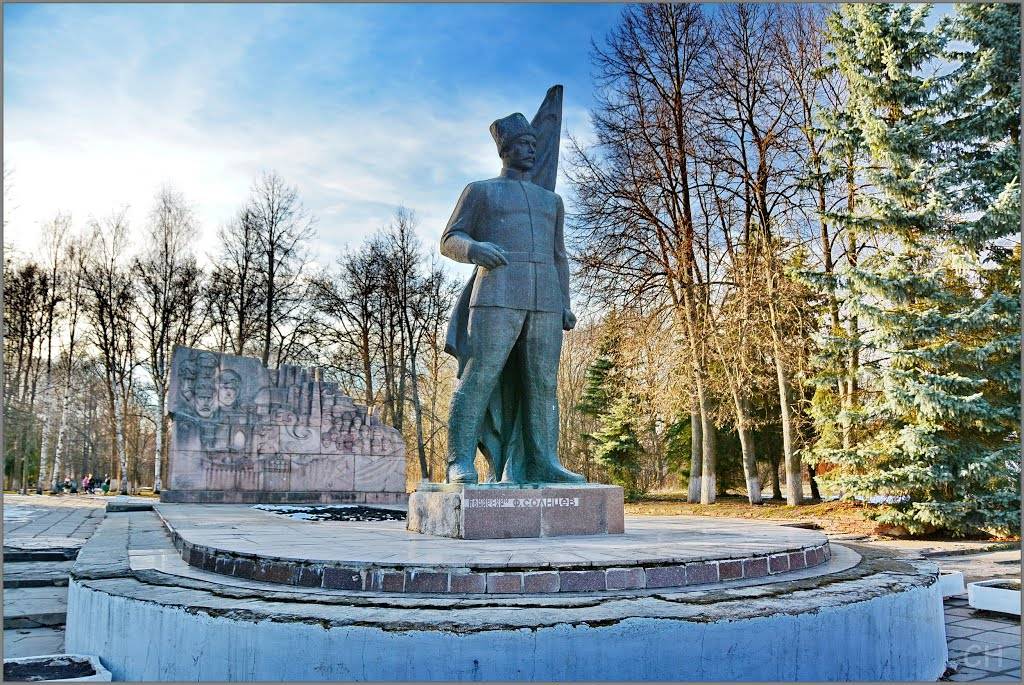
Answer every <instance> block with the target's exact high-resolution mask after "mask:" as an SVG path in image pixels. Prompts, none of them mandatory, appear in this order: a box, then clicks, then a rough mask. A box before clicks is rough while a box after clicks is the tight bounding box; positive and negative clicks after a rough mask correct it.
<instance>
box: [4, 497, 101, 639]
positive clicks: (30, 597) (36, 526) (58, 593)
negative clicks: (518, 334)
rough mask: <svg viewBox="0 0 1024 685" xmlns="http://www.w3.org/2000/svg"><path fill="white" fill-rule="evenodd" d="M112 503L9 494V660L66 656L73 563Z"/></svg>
mask: <svg viewBox="0 0 1024 685" xmlns="http://www.w3.org/2000/svg"><path fill="white" fill-rule="evenodd" d="M107 499H108V498H103V497H97V496H92V495H56V496H50V495H7V494H5V495H4V497H3V504H4V509H3V511H4V561H5V563H4V658H8V659H11V658H16V657H24V656H36V655H40V654H60V653H61V652H63V651H64V622H65V618H66V615H67V594H68V589H67V582H68V581H67V574H68V571H69V570H70V567H71V564H72V563H73V562H72V561H70V559H73V558H74V556H75V555H76V554H77V553H78V548H79V547H81V545H82V544H84V543H85V541H86V540H88V539H89V537H91V536H92V534H93V532H94V531H95V530H96V527H97V526H98V525H99V523H100V521H102V520H103V516H104V513H105V512H104V507H105V506H106V502H107ZM15 559H25V560H19V561H14V560H15Z"/></svg>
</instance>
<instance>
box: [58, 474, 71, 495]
mask: <svg viewBox="0 0 1024 685" xmlns="http://www.w3.org/2000/svg"><path fill="white" fill-rule="evenodd" d="M60 489H61V491H62V492H71V476H64V482H63V483H61V486H60Z"/></svg>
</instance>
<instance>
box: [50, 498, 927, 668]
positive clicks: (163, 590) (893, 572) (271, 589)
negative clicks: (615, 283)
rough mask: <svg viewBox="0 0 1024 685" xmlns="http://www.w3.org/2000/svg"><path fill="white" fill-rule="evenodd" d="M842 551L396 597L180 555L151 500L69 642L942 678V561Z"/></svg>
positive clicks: (387, 658)
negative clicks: (671, 577) (696, 575)
mask: <svg viewBox="0 0 1024 685" xmlns="http://www.w3.org/2000/svg"><path fill="white" fill-rule="evenodd" d="M217 509H220V508H219V507H218V508H217ZM213 513H214V512H213V511H211V514H213ZM215 518H216V516H215ZM198 523H202V522H201V521H200V522H198ZM708 523H709V524H712V525H718V524H719V523H720V522H719V521H709V522H708ZM729 523H730V525H739V526H741V527H742V526H746V525H749V524H746V523H745V522H738V523H735V524H734V523H733V522H729ZM219 525H220V527H221V530H222V532H223V531H229V530H230V528H229V527H228V526H229V525H231V524H225V522H223V521H221V522H220V524H219ZM627 527H628V522H627ZM238 530H240V529H237V528H236V529H235V532H238ZM296 530H302V528H299V529H296ZM775 530H776V532H777V533H778V534H780V535H781V536H783V537H787V536H788V535H789V534H790V533H791V532H793V531H791V530H789V529H785V528H776V529H775ZM303 541H304V540H303V539H301V538H298V537H297V538H295V542H296V543H301V542H303ZM547 542H548V544H551V545H556V544H557V543H558V542H560V541H559V540H548V541H547ZM833 551H834V555H833V556H832V557H831V559H829V560H828V561H827V562H826V563H824V564H821V565H819V566H817V567H814V568H805V569H802V570H796V571H790V572H787V573H780V574H776V575H771V576H768V577H763V578H751V579H742V580H734V581H728V582H720V583H715V584H703V585H699V586H696V587H683V588H675V589H661V590H658V589H655V590H652V589H634V590H619V591H615V592H613V591H608V590H606V591H604V592H571V593H562V592H559V593H554V594H522V593H518V594H506V595H493V594H492V595H462V596H452V595H445V594H430V593H424V594H414V593H398V594H396V593H392V592H383V591H376V592H371V591H349V590H340V589H325V588H323V587H295V586H285V585H281V584H279V583H271V582H261V581H255V580H251V579H242V578H234V577H229V576H226V575H222V574H217V573H211V572H209V571H205V570H202V569H201V568H197V567H195V566H190V565H188V564H186V563H185V561H183V560H182V558H181V556H180V553H179V551H178V550H176V549H175V548H174V546H173V543H172V541H171V535H170V534H169V533H168V531H167V528H166V527H165V526H164V525H163V523H162V522H161V521H160V519H159V518H158V517H157V515H156V514H155V513H154V512H134V513H124V514H111V515H108V517H107V519H106V520H105V521H104V523H103V525H102V526H101V528H100V530H99V531H98V532H97V534H96V535H95V536H94V537H93V538H92V539H91V540H90V542H89V543H88V544H87V545H86V547H85V549H83V551H82V553H81V555H80V556H79V558H78V561H77V562H76V564H75V568H74V570H73V571H72V573H71V584H70V588H69V595H68V624H67V625H68V630H67V648H68V649H69V650H72V651H75V652H77V653H85V654H97V655H99V656H100V657H101V659H102V660H103V663H104V664H105V665H106V666H107V667H108V668H109V669H110V670H111V672H113V674H114V678H115V679H117V680H297V681H298V680H303V681H307V680H389V681H395V680H399V681H406V680H545V681H552V680H556V681H562V680H588V681H596V680H717V681H721V680H730V681H736V680H759V681H795V680H811V681H821V680H846V681H849V680H886V681H888V680H932V681H934V680H935V679H936V678H938V677H939V675H941V674H942V672H943V670H944V669H945V660H946V644H945V638H944V629H943V614H942V602H941V592H940V591H939V587H938V583H937V576H938V569H937V568H936V567H935V566H934V564H931V563H928V562H924V561H921V560H917V559H904V558H900V557H899V556H898V555H895V554H891V553H888V552H884V551H880V550H876V549H870V548H860V549H857V550H856V551H854V550H853V549H850V547H849V546H846V547H844V546H840V545H836V546H835V547H834V550H833Z"/></svg>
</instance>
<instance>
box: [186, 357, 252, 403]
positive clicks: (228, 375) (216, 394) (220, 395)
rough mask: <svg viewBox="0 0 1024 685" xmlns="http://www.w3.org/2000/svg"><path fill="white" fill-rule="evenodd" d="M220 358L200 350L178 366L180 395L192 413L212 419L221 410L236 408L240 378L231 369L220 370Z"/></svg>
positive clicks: (240, 389) (239, 393)
mask: <svg viewBox="0 0 1024 685" xmlns="http://www.w3.org/2000/svg"><path fill="white" fill-rule="evenodd" d="M219 367H220V360H219V359H218V358H217V355H215V354H212V353H210V352H200V353H199V354H198V355H196V356H195V357H193V358H192V359H190V360H189V361H188V362H186V363H185V364H183V365H182V366H181V369H180V370H179V371H178V375H179V378H180V381H181V396H182V398H183V399H184V400H185V401H186V402H187V403H188V404H189V405H190V406H191V407H192V409H193V411H194V412H195V415H196V416H198V417H200V418H203V419H212V418H215V417H216V415H217V414H218V413H219V412H220V410H229V411H230V410H236V409H237V408H238V402H239V399H240V395H241V391H242V377H241V375H239V373H238V372H237V371H234V370H232V369H220V368H219Z"/></svg>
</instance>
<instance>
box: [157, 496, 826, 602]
mask: <svg viewBox="0 0 1024 685" xmlns="http://www.w3.org/2000/svg"><path fill="white" fill-rule="evenodd" d="M156 509H157V512H158V513H159V515H160V517H161V518H162V519H163V520H164V522H165V524H166V525H167V528H168V530H169V531H170V532H171V534H172V537H173V539H174V542H175V546H176V547H177V548H178V549H179V551H180V552H181V555H182V558H183V559H185V561H187V562H188V563H189V564H190V565H192V566H195V567H197V568H201V569H204V570H207V571H213V572H215V573H220V574H223V575H229V576H234V577H237V578H247V579H252V580H258V581H265V582H272V583H279V584H284V585H295V586H302V587H322V588H325V589H341V590H352V591H365V592H375V591H381V592H411V593H430V594H435V593H446V594H447V593H455V594H480V593H485V594H508V593H529V594H533V593H537V594H545V593H556V592H557V593H565V592H592V591H605V590H633V589H661V588H678V587H687V586H694V585H704V584H709V583H718V582H724V581H736V580H743V579H752V578H765V577H769V576H774V575H781V574H786V573H790V572H793V571H798V570H801V569H805V568H813V567H816V566H819V565H821V564H824V563H825V562H827V561H828V559H829V558H830V554H831V552H830V550H829V546H828V540H827V539H826V537H825V536H824V535H823V534H821V533H818V532H815V531H809V530H804V529H799V528H787V527H782V526H778V525H773V524H767V523H755V522H750V521H740V520H728V519H714V520H709V519H707V518H697V517H682V516H661V517H642V518H640V517H630V518H629V519H628V520H627V525H626V533H625V534H623V535H593V536H566V537H560V538H553V539H544V538H513V539H503V540H460V539H453V538H446V537H434V536H429V535H421V534H419V533H412V532H409V531H407V530H405V524H404V522H402V521H377V522H370V523H358V522H335V521H303V520H293V519H288V518H286V517H282V516H279V515H275V514H272V513H269V512H266V511H262V510H258V509H254V508H252V507H249V506H230V505H222V506H217V507H209V506H199V505H189V504H160V505H158V506H157V508H156Z"/></svg>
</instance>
